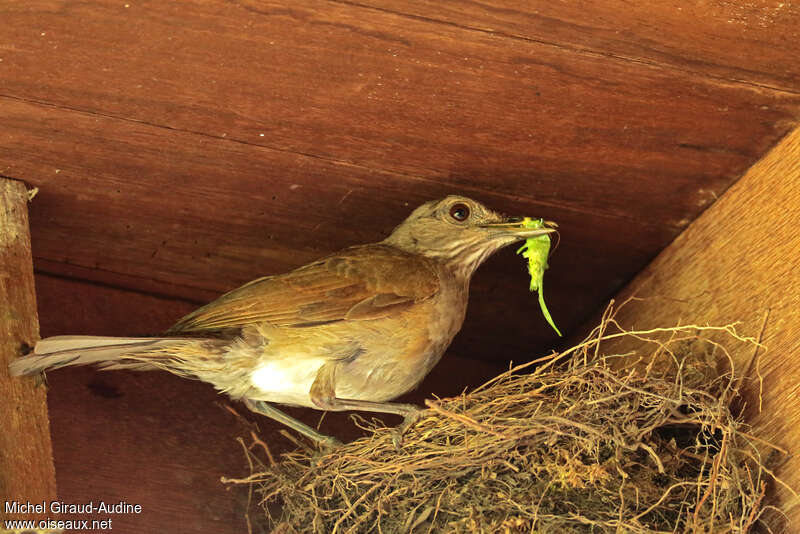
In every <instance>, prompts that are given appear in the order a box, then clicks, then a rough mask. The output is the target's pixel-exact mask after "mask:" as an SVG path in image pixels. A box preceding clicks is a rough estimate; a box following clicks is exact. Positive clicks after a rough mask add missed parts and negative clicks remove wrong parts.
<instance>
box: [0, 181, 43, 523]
mask: <svg viewBox="0 0 800 534" xmlns="http://www.w3.org/2000/svg"><path fill="white" fill-rule="evenodd" d="M27 204H28V191H27V190H26V188H25V185H24V184H23V183H22V182H17V181H12V180H4V179H0V310H2V315H0V404H2V406H3V409H2V410H0V429H2V431H0V496H2V500H3V501H4V504H3V507H2V509H0V520H3V519H37V520H41V519H46V518H51V517H53V516H52V514H50V513H49V511H47V510H41V511H39V512H34V511H32V512H31V513H24V514H16V513H14V514H10V513H7V512H6V510H7V504H8V503H9V502H11V503H13V502H16V503H18V504H23V505H26V504H27V503H34V504H41V503H42V502H47V503H49V502H50V501H52V500H54V499H55V497H56V479H55V471H54V468H53V452H52V448H51V444H50V425H49V422H48V418H47V395H46V388H45V387H43V386H42V385H41V384H38V385H37V384H36V382H35V379H33V378H25V379H22V378H17V377H11V376H10V375H9V374H8V364H9V363H10V362H11V361H12V360H13V359H14V358H15V357H17V356H18V355H19V354H20V351H21V349H22V347H23V346H25V345H27V346H32V345H33V344H34V343H35V342H36V340H37V339H38V337H39V323H38V321H37V318H36V292H35V290H34V285H33V263H32V259H31V242H30V233H29V231H28V207H27Z"/></svg>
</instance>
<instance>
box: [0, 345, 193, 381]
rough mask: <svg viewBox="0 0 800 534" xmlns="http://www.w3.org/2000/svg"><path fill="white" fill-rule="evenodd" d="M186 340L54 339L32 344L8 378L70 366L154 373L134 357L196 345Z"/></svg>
mask: <svg viewBox="0 0 800 534" xmlns="http://www.w3.org/2000/svg"><path fill="white" fill-rule="evenodd" d="M197 341H198V340H197V339H189V338H164V337H140V338H135V337H133V338H125V337H103V336H55V337H48V338H45V339H42V340H40V341H39V342H38V343H36V347H35V348H34V349H33V352H32V353H31V354H29V355H27V356H23V357H22V358H17V359H16V360H14V361H13V362H11V364H10V365H9V370H10V372H11V374H12V375H14V376H18V375H33V374H37V373H40V372H42V371H44V370H48V369H58V368H60V367H66V366H70V365H89V364H97V365H99V366H100V367H102V368H104V369H139V370H145V369H155V368H157V367H159V366H158V365H155V362H153V363H150V362H148V360H149V359H150V358H144V357H138V356H137V355H142V356H143V355H145V354H150V355H153V356H157V355H158V354H160V353H164V351H165V349H166V351H167V352H168V351H169V348H170V347H172V346H175V345H176V344H185V343H187V342H197Z"/></svg>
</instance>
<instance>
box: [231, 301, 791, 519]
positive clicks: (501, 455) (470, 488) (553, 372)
mask: <svg viewBox="0 0 800 534" xmlns="http://www.w3.org/2000/svg"><path fill="white" fill-rule="evenodd" d="M611 330H614V332H610V331H611ZM627 336H635V337H637V338H639V339H642V340H646V341H647V342H648V343H647V345H648V346H650V347H651V348H652V350H649V351H648V353H647V354H637V355H633V354H627V355H624V356H622V355H616V356H615V355H605V356H603V355H602V354H601V350H602V346H603V345H606V344H608V342H609V341H611V340H619V339H621V338H624V337H627ZM715 339H717V340H719V339H721V341H715ZM731 344H747V345H750V346H751V348H750V350H753V348H755V347H756V346H757V342H756V340H754V339H749V338H743V337H741V336H740V335H738V334H737V333H736V330H735V328H734V327H733V326H725V327H697V326H685V327H674V328H665V329H657V330H651V331H646V332H623V331H621V330H620V329H618V325H616V323H615V322H614V320H613V318H611V317H609V316H606V317H605V318H604V320H603V322H602V323H601V325H600V326H599V327H598V328H597V329H596V330H595V332H593V334H592V335H591V336H590V337H589V338H587V340H586V341H585V342H583V343H581V344H580V345H578V346H576V347H573V348H572V349H569V350H567V351H564V352H562V353H560V354H553V355H550V356H546V357H544V358H540V359H539V360H537V361H536V362H531V363H529V364H526V365H523V366H519V367H517V368H514V369H511V370H509V371H508V372H506V373H504V374H502V375H500V376H498V377H496V378H495V379H493V380H491V381H490V382H489V383H487V384H485V385H483V386H481V387H480V388H478V389H477V390H475V391H473V392H471V393H467V394H464V395H461V396H459V397H453V398H447V399H441V400H435V401H428V403H427V404H428V408H429V409H428V410H426V411H425V412H424V414H423V417H422V419H421V420H420V421H419V422H418V423H416V424H415V425H414V426H413V427H412V428H411V429H409V430H408V431H407V432H406V434H405V436H404V438H403V443H402V446H401V447H400V448H397V447H396V446H395V445H394V443H393V440H392V429H390V428H386V427H384V426H382V425H381V424H380V423H379V422H377V421H371V422H369V423H367V422H366V421H364V420H360V422H361V424H364V425H366V427H367V428H368V430H369V432H368V437H366V438H362V439H359V440H357V441H355V442H353V443H349V444H347V445H345V446H342V447H340V448H338V449H335V450H332V451H328V452H315V451H311V450H310V449H307V448H305V449H301V450H298V451H296V452H292V453H289V454H286V455H284V456H283V457H282V458H281V459H280V461H279V462H278V463H277V464H275V465H273V466H271V467H268V468H266V467H263V464H260V465H261V466H262V468H257V471H258V472H254V473H253V474H252V475H251V476H250V477H248V478H246V479H240V480H228V481H229V482H239V483H251V484H254V486H253V487H254V489H255V493H256V494H257V495H258V496H259V497H260V503H261V505H262V506H263V508H264V510H265V512H266V513H267V514H268V515H270V509H271V508H275V507H274V506H270V504H274V503H279V504H280V505H281V506H280V509H281V513H280V515H278V516H275V517H273V516H271V515H270V520H271V524H272V525H273V527H274V532H276V533H277V532H280V533H347V532H349V533H353V532H364V533H373V532H374V533H387V534H388V533H407V532H415V533H416V532H419V533H428V532H448V533H449V532H454V533H459V532H481V533H498V532H507V533H517V532H519V533H522V532H527V533H548V532H553V533H556V532H557V533H571V532H575V533H578V532H581V533H582V532H587V533H588V532H626V533H627V532H631V533H662V532H663V533H667V532H669V533H672V532H692V533H712V532H714V533H723V532H730V533H742V532H748V531H750V529H751V527H753V526H754V525H756V524H757V523H759V522H760V520H761V519H762V515H763V513H764V511H765V510H766V509H768V508H769V507H765V506H763V503H762V500H763V498H764V495H765V491H766V488H767V482H768V481H770V480H771V476H770V474H769V472H768V471H767V470H766V469H767V468H766V467H765V463H769V462H765V461H763V456H762V455H764V454H765V452H775V450H776V449H775V448H773V447H771V446H769V445H768V444H765V443H764V442H763V441H760V440H758V439H757V438H755V437H754V436H751V435H750V434H748V433H747V432H748V429H747V428H746V426H745V425H744V424H743V423H742V422H741V421H740V420H739V418H738V417H737V415H736V414H735V413H733V412H732V410H731V406H732V405H734V404H735V402H736V401H737V389H738V388H737V386H738V378H737V376H736V375H735V374H734V372H733V364H732V359H731V358H730V356H729V353H728V348H729V347H730V346H731ZM635 358H638V359H640V360H641V359H646V361H645V362H640V365H638V366H636V367H635V368H628V369H626V370H620V369H619V368H620V367H621V366H620V365H619V363H620V362H621V361H623V359H624V361H625V362H630V361H632V360H633V359H635ZM720 367H721V368H722V369H720ZM634 369H635V370H634ZM251 461H257V460H255V459H254V458H251Z"/></svg>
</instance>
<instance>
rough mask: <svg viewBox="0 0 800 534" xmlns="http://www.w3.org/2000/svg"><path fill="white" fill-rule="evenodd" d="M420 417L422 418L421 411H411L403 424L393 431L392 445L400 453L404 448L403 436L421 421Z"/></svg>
mask: <svg viewBox="0 0 800 534" xmlns="http://www.w3.org/2000/svg"><path fill="white" fill-rule="evenodd" d="M420 417H422V410H421V409H419V408H414V409H413V410H409V411H408V412H407V413H406V414H405V416H404V417H403V422H402V423H400V424H399V425H397V426H396V427H395V428H393V429H392V444H393V445H394V448H395V449H396V450H398V451H399V450H400V449H401V448H402V446H403V435H404V434H405V433H406V432H407V431H408V429H409V428H411V427H412V426H414V424H415V423H416V422H417V421H419V419H420Z"/></svg>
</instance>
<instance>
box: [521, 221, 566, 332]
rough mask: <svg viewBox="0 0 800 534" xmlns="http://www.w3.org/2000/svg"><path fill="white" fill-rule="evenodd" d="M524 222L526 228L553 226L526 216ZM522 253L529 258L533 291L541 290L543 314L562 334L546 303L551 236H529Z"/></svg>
mask: <svg viewBox="0 0 800 534" xmlns="http://www.w3.org/2000/svg"><path fill="white" fill-rule="evenodd" d="M522 224H523V225H525V227H526V228H544V227H545V226H553V223H547V224H546V223H545V222H544V220H543V219H531V218H530V217H525V218H524V219H523V221H522ZM519 253H522V257H523V258H527V259H528V274H530V275H531V291H538V292H539V306H540V307H541V308H542V314H543V315H544V318H545V319H547V322H548V323H550V326H552V327H553V330H555V331H556V333H557V334H558V335H559V336H560V335H561V332H559V330H558V328H557V327H556V324H555V323H554V322H553V318H552V317H551V316H550V312H549V311H548V310H547V306H546V305H545V303H544V290H543V289H542V284H543V281H544V271H545V270H546V269H547V256H548V255H549V254H550V236H549V235H547V234H545V235H540V236H536V237H529V238H528V239H527V240H526V241H525V244H524V245H522V246H521V247H520V249H519V250H517V254H519Z"/></svg>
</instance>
